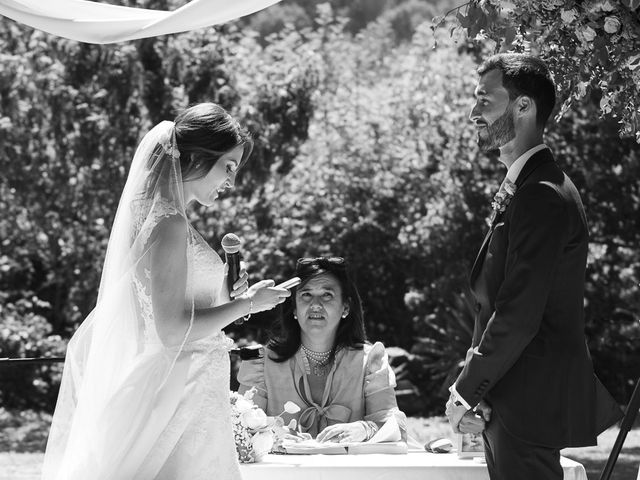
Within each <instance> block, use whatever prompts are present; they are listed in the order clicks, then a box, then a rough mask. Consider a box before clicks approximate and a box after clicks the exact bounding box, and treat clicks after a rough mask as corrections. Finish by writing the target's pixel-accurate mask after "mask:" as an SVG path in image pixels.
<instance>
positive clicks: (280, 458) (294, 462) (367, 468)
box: [240, 452, 587, 480]
mask: <svg viewBox="0 0 640 480" xmlns="http://www.w3.org/2000/svg"><path fill="white" fill-rule="evenodd" d="M561 463H562V468H563V469H564V480H587V474H586V472H585V470H584V467H583V466H582V465H581V464H580V463H578V462H574V461H573V460H569V459H568V458H564V457H562V458H561ZM240 470H241V472H242V479H243V480H271V479H273V480H429V479H433V480H489V473H488V472H487V466H486V464H484V463H479V462H477V461H476V460H474V459H471V458H469V459H467V458H464V459H461V458H458V456H457V455H456V454H455V453H439V454H434V453H427V452H424V453H408V454H407V455H382V454H371V455H267V456H266V457H265V459H264V460H263V461H262V462H260V463H252V464H244V465H241V466H240Z"/></svg>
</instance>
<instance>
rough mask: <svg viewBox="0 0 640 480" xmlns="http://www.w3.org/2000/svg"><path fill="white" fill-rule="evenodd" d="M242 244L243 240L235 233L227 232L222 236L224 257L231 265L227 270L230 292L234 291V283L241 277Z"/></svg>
mask: <svg viewBox="0 0 640 480" xmlns="http://www.w3.org/2000/svg"><path fill="white" fill-rule="evenodd" d="M240 245H242V242H241V241H240V239H239V238H238V236H237V235H236V234H234V233H227V234H226V235H225V236H224V237H222V249H223V250H224V258H225V261H226V262H227V265H228V266H229V271H228V272H227V288H228V289H229V293H231V292H232V291H233V284H234V283H236V282H237V281H238V278H240Z"/></svg>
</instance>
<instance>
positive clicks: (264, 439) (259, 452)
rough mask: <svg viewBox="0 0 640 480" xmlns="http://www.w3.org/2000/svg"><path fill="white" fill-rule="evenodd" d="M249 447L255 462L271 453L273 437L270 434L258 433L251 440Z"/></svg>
mask: <svg viewBox="0 0 640 480" xmlns="http://www.w3.org/2000/svg"><path fill="white" fill-rule="evenodd" d="M251 445H252V446H253V451H254V454H255V457H256V461H260V458H261V457H263V456H264V455H266V454H267V453H269V452H270V451H271V448H272V447H273V435H272V434H271V432H258V433H256V434H255V435H254V436H253V438H251Z"/></svg>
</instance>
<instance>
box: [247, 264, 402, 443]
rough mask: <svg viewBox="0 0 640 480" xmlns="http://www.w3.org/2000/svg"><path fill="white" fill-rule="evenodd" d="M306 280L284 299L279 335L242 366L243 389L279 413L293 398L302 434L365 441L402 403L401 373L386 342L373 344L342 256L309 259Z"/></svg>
mask: <svg viewBox="0 0 640 480" xmlns="http://www.w3.org/2000/svg"><path fill="white" fill-rule="evenodd" d="M296 275H297V276H299V277H300V278H301V280H302V282H301V284H300V285H299V286H298V287H297V288H294V289H293V291H292V295H291V297H290V298H291V300H287V303H285V309H284V315H283V316H282V317H281V318H280V322H279V327H280V331H279V335H278V336H277V337H276V338H273V339H272V340H271V341H269V343H268V345H267V347H266V348H260V355H259V357H258V358H255V359H251V360H244V361H243V362H242V363H241V364H240V370H239V372H238V381H239V383H240V388H239V392H240V393H244V392H245V391H247V390H248V389H250V388H251V387H256V389H257V392H256V394H255V396H254V397H253V400H254V402H255V403H256V405H258V406H259V407H261V408H262V409H263V410H264V411H265V412H266V413H267V415H278V414H280V413H281V412H283V410H284V404H285V403H286V402H287V401H293V402H294V403H296V404H297V405H298V406H299V407H301V411H300V412H298V413H296V414H287V413H285V414H284V415H283V418H284V420H285V424H286V423H288V422H289V421H290V420H291V419H296V420H297V421H298V423H299V425H300V428H301V430H302V431H303V432H308V433H310V434H311V435H312V436H313V437H316V436H317V439H318V440H319V441H340V442H358V441H365V440H367V439H369V438H371V437H372V436H373V434H374V433H375V432H376V431H377V430H378V428H379V427H380V426H381V425H382V424H384V422H385V421H386V420H387V419H389V418H390V417H391V416H395V417H396V419H397V420H398V425H399V426H400V430H401V432H402V437H403V439H404V438H405V437H406V417H405V415H404V413H402V412H401V411H400V410H399V409H398V405H397V403H396V397H395V392H394V387H395V386H396V383H395V375H394V373H393V370H392V369H391V367H390V366H389V360H388V357H387V354H386V352H385V349H384V346H383V345H382V343H380V342H376V343H375V344H374V345H371V344H369V343H367V342H366V338H365V331H364V321H363V314H362V305H361V301H360V295H359V294H358V291H357V289H356V287H355V285H354V283H353V281H352V280H351V277H350V275H349V272H348V271H347V265H346V262H345V260H344V259H343V258H341V257H329V258H325V257H319V258H302V259H299V260H298V263H297V267H296Z"/></svg>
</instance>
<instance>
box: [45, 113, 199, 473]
mask: <svg viewBox="0 0 640 480" xmlns="http://www.w3.org/2000/svg"><path fill="white" fill-rule="evenodd" d="M179 157H180V155H179V152H178V149H177V146H176V139H175V131H174V124H173V122H169V121H164V122H161V123H159V124H158V125H156V126H155V127H154V128H153V129H152V130H151V131H149V132H148V133H147V134H146V135H145V137H144V138H143V139H142V141H141V143H140V145H139V146H138V149H137V150H136V153H135V155H134V158H133V162H132V164H131V168H130V171H129V175H128V178H127V181H126V184H125V187H124V191H123V193H122V196H121V199H120V203H119V205H118V210H117V213H116V216H115V219H114V223H113V228H112V231H111V235H110V238H109V244H108V247H107V253H106V258H105V262H104V267H103V271H102V277H101V281H100V289H99V292H98V299H97V303H96V306H95V308H94V309H93V311H92V312H91V313H90V314H89V316H88V317H87V318H86V319H85V321H84V322H83V323H82V324H81V325H80V327H79V328H78V330H77V331H76V332H75V334H74V335H73V337H72V338H71V340H70V342H69V345H68V348H67V354H66V359H65V364H64V371H63V375H62V382H61V386H60V393H59V395H58V401H57V404H56V409H55V413H54V416H53V422H52V426H51V431H50V433H49V439H48V442H47V449H46V453H45V460H44V466H43V474H42V478H43V480H54V479H55V480H62V479H64V480H70V479H76V478H77V479H80V478H88V477H89V476H90V477H91V478H93V479H107V478H114V477H115V478H133V476H134V474H135V472H136V471H137V470H136V469H137V467H138V466H139V464H140V463H141V462H142V460H143V459H144V457H145V455H146V454H147V450H150V449H151V447H150V446H151V445H153V437H154V435H156V436H157V435H158V434H159V431H161V429H162V428H163V427H164V426H165V425H166V423H167V422H168V421H169V419H170V418H171V415H172V413H173V411H174V410H175V406H176V405H177V402H178V400H179V397H180V395H181V394H182V390H181V388H180V387H181V383H180V375H178V374H177V373H179V372H177V371H178V370H179V369H180V368H183V367H180V362H178V359H179V357H180V354H181V352H183V349H184V347H185V343H186V341H187V338H188V336H189V333H190V330H191V326H192V324H193V313H194V299H193V298H188V297H189V295H188V293H187V290H188V289H187V284H188V282H189V278H188V277H189V275H190V273H189V272H191V271H192V268H190V262H191V261H192V260H191V259H192V257H193V255H191V254H190V253H189V251H190V249H192V248H193V241H194V240H193V238H192V234H191V232H190V230H189V228H188V221H187V216H186V213H185V202H184V193H183V187H182V176H181V171H180V162H179ZM165 220H170V221H171V222H172V224H173V225H177V226H178V228H177V229H176V228H174V229H173V230H172V232H174V234H173V235H172V236H171V237H170V239H169V242H167V241H166V239H163V238H161V235H158V231H159V228H158V226H159V225H161V224H162V222H163V221H165ZM176 232H178V234H175V233H176ZM160 246H161V248H162V249H163V250H162V251H161V255H166V256H168V258H172V259H173V261H169V262H168V264H169V265H176V264H183V265H184V269H185V272H186V273H185V275H183V276H178V277H177V278H178V279H177V280H176V282H178V284H177V285H172V287H173V288H176V289H177V291H178V292H179V293H180V294H181V293H182V291H184V293H185V295H184V299H185V300H184V302H185V311H187V312H188V311H189V309H190V311H191V316H190V319H189V321H186V320H184V318H179V319H176V318H173V319H170V320H171V321H172V322H173V325H172V328H173V330H172V331H173V332H174V336H173V338H174V339H177V344H176V342H174V344H170V343H167V340H166V339H163V340H161V338H164V337H162V336H161V335H159V334H158V332H159V331H161V330H162V329H161V327H162V325H160V324H159V322H160V321H161V320H160V319H159V317H160V316H159V315H156V314H155V313H154V308H153V298H152V290H151V289H152V279H153V278H154V276H157V275H163V274H168V273H169V274H170V273H171V272H166V271H164V272H163V271H162V269H163V268H165V267H163V266H162V265H161V264H162V263H163V262H153V263H152V262H151V252H152V251H155V250H154V249H157V248H159V247H160ZM156 254H157V253H156ZM176 262H177V263H176ZM167 268H168V267H167ZM181 278H182V281H181V280H180V279H181ZM181 283H182V284H181ZM156 313H157V312H156ZM162 321H165V322H166V321H167V320H166V319H164V320H162ZM175 332H177V333H175ZM145 439H147V440H146V441H145ZM127 472H130V475H131V476H130V477H128V476H127V475H129V474H128V473H127ZM131 472H133V473H131Z"/></svg>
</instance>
